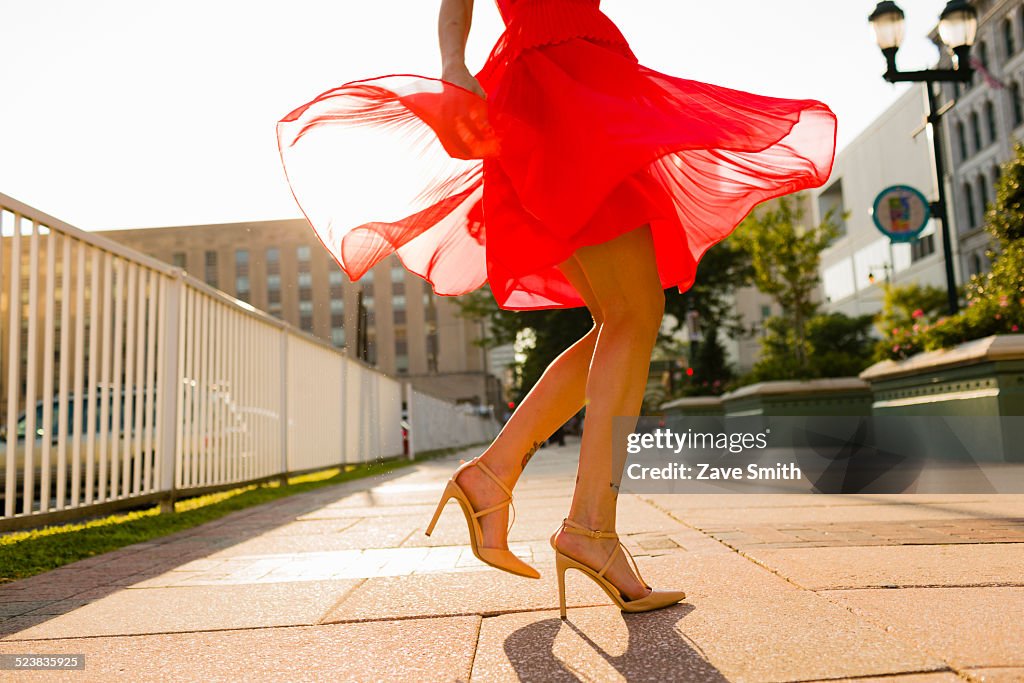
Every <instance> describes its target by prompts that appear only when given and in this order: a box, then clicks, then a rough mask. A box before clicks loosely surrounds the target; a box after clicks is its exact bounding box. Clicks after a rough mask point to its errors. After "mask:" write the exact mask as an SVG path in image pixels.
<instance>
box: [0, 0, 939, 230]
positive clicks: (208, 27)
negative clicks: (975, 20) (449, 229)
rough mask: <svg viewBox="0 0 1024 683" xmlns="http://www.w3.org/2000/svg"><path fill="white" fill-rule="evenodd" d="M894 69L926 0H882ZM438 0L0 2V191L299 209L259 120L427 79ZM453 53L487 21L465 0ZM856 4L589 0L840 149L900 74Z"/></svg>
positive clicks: (929, 2) (493, 23) (920, 42)
mask: <svg viewBox="0 0 1024 683" xmlns="http://www.w3.org/2000/svg"><path fill="white" fill-rule="evenodd" d="M899 4H900V6H901V7H902V8H903V10H904V11H905V12H906V14H907V31H906V36H907V37H906V40H905V41H904V47H903V48H902V49H901V51H900V54H899V65H900V68H901V69H906V70H910V69H918V68H927V67H929V66H931V65H932V64H933V63H934V60H935V59H936V58H937V56H938V53H937V51H936V49H935V47H934V46H933V45H932V44H931V42H930V41H929V40H928V38H927V34H928V32H929V30H930V29H931V28H932V27H934V25H935V23H936V22H937V18H938V14H939V12H940V11H941V10H942V8H943V6H944V5H945V2H944V0H900V3H899ZM439 5H440V0H289V1H288V2H284V1H280V2H269V1H266V0H147V1H146V2H139V1H138V0H89V1H88V2H82V1H81V0H0V26H3V28H4V30H3V39H2V40H0V193H3V194H7V195H9V196H12V197H14V198H15V199H18V200H20V201H22V202H25V203H26V204H29V205H30V206H33V207H35V208H37V209H39V210H41V211H44V212H46V213H48V214H51V215H53V216H56V217H57V218H59V219H61V220H64V221H66V222H68V223H71V224H72V225H75V226H77V227H79V228H82V229H84V230H107V229H117V228H144V227H160V226H168V225H190V224H208V223H228V222H235V221H257V220H271V219H279V218H295V217H300V216H301V213H300V212H299V210H298V207H297V206H296V205H295V201H294V199H293V198H292V196H291V193H290V191H289V189H288V186H287V183H286V181H285V177H284V173H283V171H282V168H281V162H280V157H279V156H278V151H277V143H276V137H275V124H276V122H277V121H278V120H279V119H281V118H283V117H284V116H285V115H286V114H287V113H289V112H290V111H292V110H293V109H295V108H296V107H298V106H299V105H301V104H304V103H306V102H308V101H309V100H311V99H313V97H315V96H316V95H318V94H320V93H322V92H324V91H327V90H330V89H332V88H334V87H337V86H339V85H341V84H343V83H346V82H348V81H353V80H359V79H364V78H369V77H373V76H378V75H385V74H390V73H414V74H421V75H425V76H437V75H438V74H439V71H440V58H439V56H438V48H437V10H438V7H439ZM476 5H477V7H476V12H475V14H474V25H473V30H472V32H471V35H470V41H469V46H468V52H467V63H468V65H469V67H470V68H471V69H472V70H473V71H476V70H477V69H479V67H480V66H482V65H483V63H484V60H485V58H486V56H487V54H488V52H489V51H490V49H491V47H492V45H493V43H494V41H495V40H496V38H497V37H498V36H499V35H500V33H501V29H502V24H501V19H500V18H499V16H498V13H497V10H496V9H495V7H494V5H493V2H492V1H491V0H476ZM874 5H875V2H874V0H771V2H766V1H765V0H716V1H715V2H707V1H706V0H701V1H697V0H604V2H603V3H602V9H603V10H604V12H605V13H606V14H607V15H608V16H609V17H611V18H612V19H613V20H614V21H615V22H616V24H618V26H619V28H620V29H621V30H622V32H623V34H624V35H625V36H626V37H627V39H628V40H629V42H630V45H631V47H632V48H633V51H634V52H635V53H636V55H637V57H638V58H639V60H640V62H641V63H642V64H645V65H646V66H648V67H651V68H653V69H656V70H658V71H661V72H663V73H667V74H671V75H674V76H679V77H682V78H688V79H693V80H698V81H703V82H706V83H714V84H717V85H723V86H727V87H730V88H736V89H740V90H746V91H749V92H754V93H758V94H764V95H772V96H776V97H791V98H796V99H817V100H820V101H822V102H825V103H826V104H828V105H829V106H830V107H831V108H832V109H833V111H835V112H836V114H837V116H838V119H839V145H840V149H842V147H843V146H845V145H846V144H848V143H849V142H850V141H851V140H852V139H854V137H855V136H856V135H857V134H858V133H859V132H861V131H862V130H863V129H864V128H865V127H866V126H867V125H868V124H870V123H871V121H872V120H873V119H874V118H876V117H877V116H878V115H879V114H880V113H881V112H883V111H884V110H885V108H886V107H887V106H889V105H890V104H891V103H892V102H893V101H895V100H896V98H898V97H899V96H900V95H901V94H902V93H903V92H905V90H906V89H907V88H908V87H921V86H920V85H913V86H912V85H907V84H901V85H891V84H888V83H886V82H885V81H883V80H882V78H881V74H882V72H883V71H884V70H885V64H884V59H883V58H882V55H881V53H880V52H879V50H878V47H877V46H876V44H875V42H874V37H873V35H872V33H871V30H870V26H869V25H868V22H867V16H868V14H870V12H871V10H872V9H873V8H874Z"/></svg>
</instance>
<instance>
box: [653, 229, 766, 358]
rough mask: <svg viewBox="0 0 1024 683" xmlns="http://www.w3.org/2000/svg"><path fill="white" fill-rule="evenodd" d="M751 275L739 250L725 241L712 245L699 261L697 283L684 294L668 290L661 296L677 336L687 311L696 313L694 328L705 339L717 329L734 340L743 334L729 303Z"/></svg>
mask: <svg viewBox="0 0 1024 683" xmlns="http://www.w3.org/2000/svg"><path fill="white" fill-rule="evenodd" d="M752 276H753V271H752V269H751V265H750V256H749V255H748V253H747V252H746V250H744V249H743V248H742V247H740V246H738V245H737V244H735V243H734V241H733V240H732V239H727V240H725V241H723V242H720V243H719V244H716V245H715V246H713V247H712V248H711V249H709V250H708V251H707V252H705V254H704V256H703V257H702V258H701V260H700V264H699V265H698V267H697V279H696V281H695V282H694V284H693V286H692V287H691V288H690V289H688V290H687V291H685V292H683V293H680V292H679V289H678V288H676V287H672V288H670V289H669V290H667V291H666V293H665V313H667V314H671V315H672V316H673V317H674V318H675V319H676V321H677V324H676V327H675V329H672V330H669V332H672V333H674V332H677V331H678V330H679V329H680V328H681V327H682V326H683V325H684V324H685V322H686V315H687V313H688V312H690V311H696V312H697V315H698V317H697V320H698V325H699V327H700V331H701V334H702V336H703V337H704V338H705V339H709V338H711V333H712V330H713V329H715V328H717V329H719V330H722V331H723V332H725V333H726V334H727V335H729V336H732V337H735V336H739V335H741V334H744V333H745V329H744V327H743V325H742V322H741V317H740V315H739V314H738V313H737V312H736V306H735V303H734V301H733V299H732V295H733V293H734V292H735V291H736V290H737V289H739V288H740V287H746V286H747V285H749V284H750V282H751V278H752Z"/></svg>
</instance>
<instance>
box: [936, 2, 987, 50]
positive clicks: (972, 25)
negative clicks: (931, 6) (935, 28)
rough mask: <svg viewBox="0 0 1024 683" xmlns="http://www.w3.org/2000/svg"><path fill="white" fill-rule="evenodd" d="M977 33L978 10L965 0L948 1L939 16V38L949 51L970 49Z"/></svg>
mask: <svg viewBox="0 0 1024 683" xmlns="http://www.w3.org/2000/svg"><path fill="white" fill-rule="evenodd" d="M977 33H978V10H976V9H974V8H973V7H971V4H970V3H969V2H967V0H950V2H949V3H947V4H946V8H945V9H944V10H942V14H941V15H940V16H939V37H941V38H942V42H944V43H945V44H946V45H947V46H948V47H949V48H950V49H954V50H955V49H956V48H958V47H965V46H966V47H970V46H971V45H973V44H974V37H975V36H976V35H977Z"/></svg>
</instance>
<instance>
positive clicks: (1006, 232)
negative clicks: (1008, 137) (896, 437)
mask: <svg viewBox="0 0 1024 683" xmlns="http://www.w3.org/2000/svg"><path fill="white" fill-rule="evenodd" d="M985 230H986V231H987V232H988V233H989V235H991V237H992V247H993V248H992V249H989V250H988V252H987V255H988V257H989V259H990V260H992V269H991V270H990V271H989V272H987V273H982V274H977V275H973V276H971V279H970V281H969V282H967V284H966V285H965V286H964V288H963V291H964V298H965V299H966V301H967V305H966V306H965V307H964V308H962V309H961V310H960V311H959V312H958V313H957V314H956V315H954V316H948V317H938V318H937V319H934V320H933V319H932V318H933V317H934V316H932V315H929V311H928V309H926V308H925V307H924V306H919V307H918V308H917V309H915V310H917V311H918V315H916V316H914V318H915V322H914V324H912V325H910V326H909V329H908V326H907V325H905V324H904V325H903V326H899V325H893V326H891V327H889V329H888V330H887V335H888V338H887V339H886V342H887V344H886V345H887V348H888V349H889V350H888V357H890V358H903V357H906V356H907V355H910V354H912V353H916V352H918V351H930V350H934V349H942V348H948V347H951V346H956V345H957V344H961V343H963V342H966V341H970V340H972V339H980V338H982V337H988V336H990V335H993V334H1015V333H1019V332H1021V330H1022V328H1024V144H1021V143H1017V144H1016V146H1015V149H1014V158H1013V159H1011V160H1010V161H1008V162H1007V163H1006V164H1004V165H1003V167H1002V172H1001V174H1000V177H999V181H998V182H997V183H996V201H995V202H994V203H992V204H991V205H990V206H989V207H988V210H987V211H986V212H985Z"/></svg>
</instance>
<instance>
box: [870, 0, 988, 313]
mask: <svg viewBox="0 0 1024 683" xmlns="http://www.w3.org/2000/svg"><path fill="white" fill-rule="evenodd" d="M868 21H870V22H871V27H872V28H873V29H874V30H875V39H876V40H877V41H878V47H879V48H880V49H881V50H882V54H883V55H885V64H886V70H885V74H884V75H883V78H885V80H887V81H889V82H890V83H901V82H914V83H924V84H925V91H926V92H927V93H928V119H927V122H928V124H929V125H930V126H931V128H932V144H933V146H934V152H935V168H934V169H933V170H934V172H935V178H936V186H937V187H938V191H939V199H938V201H935V202H932V203H931V210H932V215H934V216H935V217H936V218H937V219H938V220H939V223H941V227H942V255H943V257H944V259H945V265H946V290H947V294H948V297H949V313H950V315H955V314H956V312H957V311H958V310H959V308H960V302H959V300H958V297H957V291H956V276H955V274H954V272H953V245H952V242H951V239H950V236H949V215H948V211H947V203H946V185H945V180H944V179H945V175H946V172H945V164H944V163H943V156H942V126H941V125H940V124H941V122H942V115H943V114H944V113H945V111H939V110H937V109H936V106H935V93H934V92H933V91H932V86H931V84H932V83H941V82H958V81H959V82H965V83H966V82H970V80H971V79H972V78H973V77H974V69H973V68H971V65H970V52H971V46H972V45H973V44H974V38H975V35H976V34H977V32H978V12H977V10H976V9H974V7H972V6H971V4H970V3H969V2H967V0H950V1H949V2H948V3H946V7H945V9H943V10H942V14H940V15H939V37H940V38H941V39H942V42H943V43H945V45H946V47H948V48H949V49H950V50H951V51H952V53H953V54H954V55H955V57H956V64H955V67H956V68H953V69H925V70H923V71H900V70H899V69H897V68H896V53H897V52H898V51H899V49H900V44H901V43H902V42H903V34H904V15H903V10H901V9H900V8H899V6H898V5H897V4H896V3H895V2H891V0H885V1H884V2H879V3H878V5H877V6H876V7H875V11H874V12H872V13H871V16H869V17H868Z"/></svg>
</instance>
